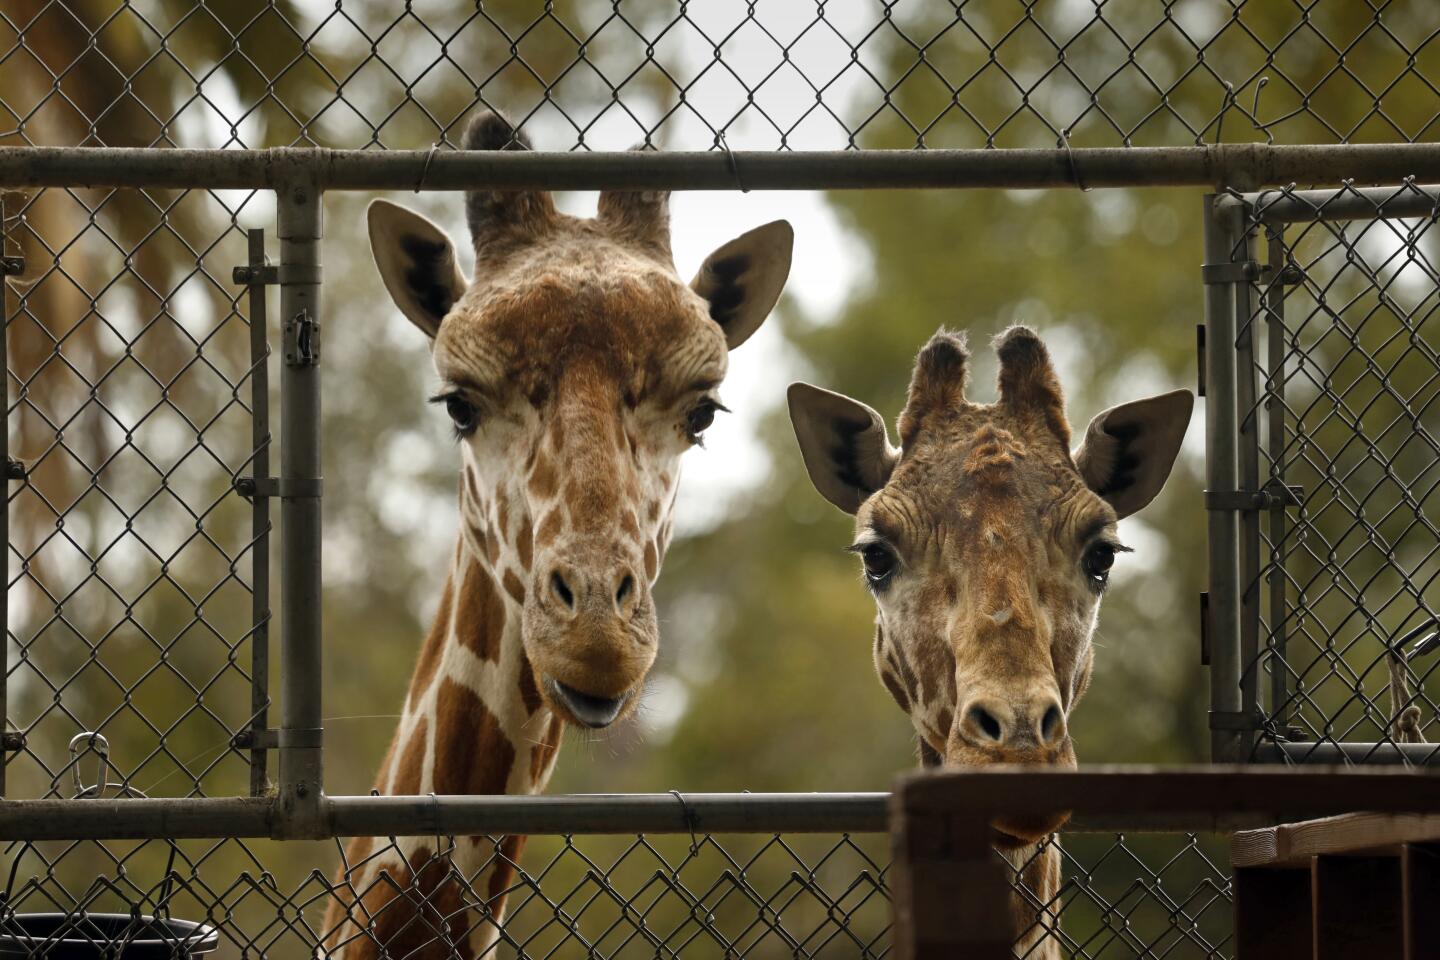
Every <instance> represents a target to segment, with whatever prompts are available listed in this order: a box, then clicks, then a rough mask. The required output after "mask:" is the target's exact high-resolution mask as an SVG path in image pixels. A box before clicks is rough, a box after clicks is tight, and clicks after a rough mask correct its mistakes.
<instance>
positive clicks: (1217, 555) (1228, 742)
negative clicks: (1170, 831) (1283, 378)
mask: <svg viewBox="0 0 1440 960" xmlns="http://www.w3.org/2000/svg"><path fill="white" fill-rule="evenodd" d="M1226 199H1227V198H1226V197H1225V196H1224V195H1217V194H1207V195H1206V197H1205V266H1204V268H1203V270H1204V271H1205V275H1204V276H1203V279H1204V281H1205V343H1206V345H1207V350H1206V357H1205V404H1206V409H1205V486H1206V490H1205V499H1206V503H1205V506H1206V511H1207V517H1208V533H1209V537H1208V539H1209V594H1210V599H1209V605H1208V612H1207V615H1208V617H1209V623H1208V624H1206V630H1207V634H1208V636H1209V642H1210V745H1211V759H1212V760H1214V761H1216V762H1235V761H1238V760H1241V759H1243V757H1242V751H1243V740H1244V738H1243V736H1242V732H1241V730H1239V729H1238V727H1239V725H1240V723H1241V722H1242V721H1243V719H1244V718H1243V714H1242V698H1241V689H1240V673H1241V667H1242V665H1241V662H1240V661H1241V650H1240V590H1239V574H1240V553H1239V530H1238V528H1237V525H1236V511H1235V509H1234V506H1233V502H1227V500H1228V501H1233V499H1234V497H1235V496H1236V495H1237V493H1238V486H1239V485H1238V480H1239V464H1238V461H1237V458H1236V447H1237V441H1238V437H1237V435H1236V434H1237V431H1238V428H1239V421H1238V419H1237V417H1236V393H1235V388H1236V377H1235V360H1236V356H1235V309H1236V296H1235V284H1236V282H1237V281H1236V276H1237V271H1241V270H1243V264H1240V263H1234V261H1233V258H1234V256H1235V254H1236V252H1237V244H1238V243H1239V240H1240V236H1241V229H1242V228H1241V225H1240V222H1239V221H1240V213H1241V210H1242V208H1241V207H1240V206H1239V205H1237V204H1235V203H1234V202H1233V201H1232V202H1230V203H1226V202H1225V201H1226ZM1240 279H1241V280H1242V281H1243V280H1244V278H1243V277H1241V278H1240Z"/></svg>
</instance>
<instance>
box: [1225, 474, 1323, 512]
mask: <svg viewBox="0 0 1440 960" xmlns="http://www.w3.org/2000/svg"><path fill="white" fill-rule="evenodd" d="M1304 498H1305V488H1304V487H1302V486H1299V485H1296V484H1284V483H1278V482H1276V481H1273V480H1272V481H1271V482H1269V483H1267V484H1265V486H1264V487H1262V488H1260V489H1259V490H1206V491H1205V509H1206V510H1238V511H1240V512H1241V513H1250V512H1252V511H1255V510H1274V509H1275V508H1276V507H1298V506H1300V504H1301V502H1302V501H1303V500H1304Z"/></svg>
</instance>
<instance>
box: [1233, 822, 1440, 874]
mask: <svg viewBox="0 0 1440 960" xmlns="http://www.w3.org/2000/svg"><path fill="white" fill-rule="evenodd" d="M1431 841H1440V816H1435V815H1423V814H1409V813H1353V814H1347V815H1345V816H1339V817H1326V818H1324V819H1321V820H1307V821H1303V822H1301V823H1286V824H1281V825H1280V826H1278V827H1268V828H1266V829H1263V830H1242V831H1240V832H1238V833H1236V834H1235V835H1234V836H1232V837H1231V838H1230V862H1231V864H1233V865H1234V866H1236V867H1305V866H1308V865H1309V863H1310V859H1311V858H1312V857H1317V856H1321V855H1323V854H1339V853H1357V854H1358V853H1364V854H1388V855H1391V856H1398V855H1399V853H1400V847H1401V845H1402V844H1406V843H1425V842H1431Z"/></svg>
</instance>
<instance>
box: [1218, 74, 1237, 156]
mask: <svg viewBox="0 0 1440 960" xmlns="http://www.w3.org/2000/svg"><path fill="white" fill-rule="evenodd" d="M1220 82H1221V83H1223V84H1225V99H1224V100H1223V101H1222V102H1221V104H1220V115H1219V116H1217V117H1216V118H1215V142H1216V143H1217V144H1218V143H1219V142H1220V134H1221V132H1222V131H1223V130H1224V129H1225V114H1226V113H1228V112H1230V107H1231V106H1233V105H1234V103H1235V84H1233V83H1231V82H1230V81H1229V80H1221V81H1220Z"/></svg>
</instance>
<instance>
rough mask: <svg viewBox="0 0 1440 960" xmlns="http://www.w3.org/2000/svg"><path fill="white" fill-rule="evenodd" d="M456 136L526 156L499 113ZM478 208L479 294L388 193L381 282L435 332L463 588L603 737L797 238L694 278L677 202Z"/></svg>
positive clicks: (483, 198) (556, 698)
mask: <svg viewBox="0 0 1440 960" xmlns="http://www.w3.org/2000/svg"><path fill="white" fill-rule="evenodd" d="M464 146H465V147H466V148H467V149H486V150H494V149H528V147H529V145H528V143H526V142H525V141H524V140H523V139H522V138H521V136H520V135H519V134H518V133H517V132H516V131H515V130H514V129H513V128H512V127H511V125H510V124H509V123H507V122H506V121H505V120H504V119H502V118H501V117H499V116H497V115H495V114H490V113H487V114H484V115H482V116H480V117H478V118H477V119H476V120H475V121H474V122H472V123H471V125H470V127H469V128H468V130H467V131H466V135H465V142H464ZM465 210H466V217H467V220H468V224H469V230H470V240H471V242H472V243H473V245H474V249H475V270H474V275H473V277H472V279H471V280H470V281H468V282H467V281H466V279H465V277H464V276H463V274H462V273H461V272H460V269H459V267H458V266H457V258H456V255H455V249H454V246H453V245H452V243H451V242H450V240H449V238H448V237H447V236H446V235H445V234H444V233H443V232H442V231H441V230H440V229H439V228H438V227H437V226H436V225H435V224H433V223H431V222H430V221H428V220H426V219H425V218H423V217H421V216H419V215H418V214H415V213H413V212H410V211H408V210H405V209H404V208H401V207H398V206H395V205H394V204H391V203H387V202H385V201H380V200H377V201H375V202H374V203H372V204H371V206H370V210H369V228H370V240H371V246H372V249H373V251H374V254H375V260H376V263H377V265H378V266H379V269H380V274H381V276H382V278H383V279H384V281H385V285H386V287H387V288H388V290H389V292H390V295H391V296H392V297H393V298H394V300H395V302H396V304H397V305H398V306H399V308H400V310H401V311H402V312H403V313H404V314H405V315H406V316H407V317H408V318H409V319H410V320H411V321H412V322H413V323H414V324H415V325H416V326H418V327H419V328H420V329H421V330H422V331H423V332H424V333H425V334H426V336H428V337H429V338H430V340H431V352H432V356H433V359H434V363H435V368H436V371H437V373H438V374H439V377H440V382H441V387H440V390H439V393H438V395H437V396H436V397H435V398H434V399H435V401H436V402H437V404H438V405H439V406H440V407H441V408H442V409H443V410H444V411H445V412H446V414H448V416H449V417H450V419H451V420H452V421H453V422H454V428H455V433H456V436H457V439H458V442H459V446H460V450H461V456H462V459H463V461H464V464H463V477H462V480H461V484H460V512H461V547H460V549H462V550H464V551H469V552H470V553H471V554H472V555H473V557H474V560H475V563H476V564H477V565H478V566H479V567H480V571H481V572H480V573H479V574H477V575H476V577H475V581H476V582H475V583H473V584H472V583H471V582H470V578H469V577H466V578H465V579H464V581H463V582H462V583H459V584H457V585H456V586H457V589H459V590H461V591H467V590H469V591H476V590H478V591H481V592H482V593H484V595H485V596H484V598H483V599H484V603H483V604H482V605H483V606H484V607H485V609H487V610H489V611H490V615H491V616H503V617H507V618H513V619H512V621H511V622H512V623H518V624H519V625H520V636H521V642H522V644H523V652H524V655H525V659H526V662H527V663H528V665H529V668H530V669H529V670H527V671H524V672H523V673H522V678H521V682H522V684H525V685H529V684H530V683H531V681H533V684H534V686H533V688H532V690H534V691H536V692H538V694H539V695H540V696H543V697H544V699H545V701H546V702H547V703H548V704H549V705H550V707H551V708H552V709H553V710H554V711H556V713H557V714H558V715H559V716H561V717H563V718H564V719H566V720H568V721H570V722H572V723H578V724H582V725H584V726H588V727H603V726H607V725H608V724H610V723H611V722H613V721H614V720H615V719H616V718H617V717H620V716H622V715H623V714H625V713H626V712H628V711H629V710H630V709H631V708H633V706H634V704H635V702H636V700H637V699H638V698H637V693H638V692H639V689H640V687H641V684H642V683H643V681H644V679H645V675H646V673H647V672H648V670H649V668H650V665H651V663H652V662H653V661H654V659H655V652H656V646H657V642H658V629H657V624H656V617H655V605H654V602H653V600H652V598H651V592H650V589H651V585H652V584H653V583H654V581H655V578H656V575H657V574H658V572H659V569H660V561H661V558H662V556H663V555H664V553H665V549H666V547H667V546H668V544H669V538H670V514H671V509H672V507H673V504H674V498H675V491H676V485H677V481H678V479H679V466H680V463H679V461H680V456H681V454H683V453H684V452H685V451H686V450H687V449H689V448H690V447H692V446H694V445H696V444H698V443H700V442H701V435H702V434H703V433H704V431H705V430H706V428H707V427H709V426H710V424H711V421H712V420H713V419H714V417H715V414H716V412H717V411H721V410H724V409H725V408H724V407H723V406H722V405H721V403H720V400H719V398H718V395H717V392H716V391H717V389H718V388H719V386H720V382H721V380H723V379H724V376H725V369H726V363H727V356H728V351H729V350H732V349H734V348H735V347H737V346H739V345H740V344H741V343H744V342H745V340H746V339H747V338H748V337H749V336H750V335H751V334H752V333H754V332H755V330H756V328H758V327H759V326H760V324H761V322H762V321H763V320H764V319H765V317H766V316H767V315H768V314H769V312H770V310H771V308H772V307H773V306H774V305H775V302H776V300H777V299H778V298H779V296H780V290H781V288H782V287H783V286H784V283H785V279H786V276H787V274H788V273H789V269H790V253H791V242H792V239H793V234H792V232H791V229H790V226H789V224H787V223H785V222H783V221H777V222H775V223H770V224H768V225H766V226H763V227H759V228H758V229H755V230H752V231H750V232H749V233H746V234H744V235H743V236H741V237H739V238H737V239H734V240H731V241H730V242H729V243H727V244H725V245H724V246H722V247H720V248H719V249H718V250H716V251H715V252H714V253H713V254H711V255H710V257H709V258H708V259H707V260H706V261H705V263H704V264H703V265H702V266H701V268H700V270H699V273H698V274H697V275H696V277H695V278H694V280H692V281H691V282H690V283H688V284H687V283H684V282H683V281H682V280H681V279H680V276H679V275H678V274H677V273H676V271H675V267H674V264H673V262H672V260H671V255H670V222H669V212H668V194H665V193H655V192H606V193H602V194H601V195H600V202H599V213H598V216H596V217H595V218H593V219H580V218H576V217H570V216H566V215H563V214H561V213H559V212H557V210H556V208H555V204H554V202H553V200H552V199H551V196H550V194H548V193H545V192H541V191H533V190H520V191H509V192H501V191H487V190H477V191H472V192H470V193H468V194H467V195H466V205H465ZM496 584H499V588H497V586H496ZM465 601H466V598H465V597H463V596H462V597H457V603H461V602H465ZM471 602H472V603H473V602H476V601H474V599H473V598H471ZM532 695H533V694H532Z"/></svg>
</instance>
